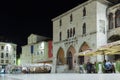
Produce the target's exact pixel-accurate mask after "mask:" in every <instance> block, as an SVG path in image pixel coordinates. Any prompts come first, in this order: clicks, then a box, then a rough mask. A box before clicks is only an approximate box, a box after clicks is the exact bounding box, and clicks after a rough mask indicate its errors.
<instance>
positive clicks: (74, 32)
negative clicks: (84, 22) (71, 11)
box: [73, 28, 75, 36]
mask: <svg viewBox="0 0 120 80" xmlns="http://www.w3.org/2000/svg"><path fill="white" fill-rule="evenodd" d="M74 35H75V28H73V36H74Z"/></svg>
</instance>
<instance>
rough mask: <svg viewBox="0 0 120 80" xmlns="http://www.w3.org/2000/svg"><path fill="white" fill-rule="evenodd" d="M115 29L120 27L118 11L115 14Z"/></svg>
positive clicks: (119, 11) (119, 12) (119, 13)
mask: <svg viewBox="0 0 120 80" xmlns="http://www.w3.org/2000/svg"><path fill="white" fill-rule="evenodd" d="M115 27H116V28H117V27H120V10H117V11H116V13H115Z"/></svg>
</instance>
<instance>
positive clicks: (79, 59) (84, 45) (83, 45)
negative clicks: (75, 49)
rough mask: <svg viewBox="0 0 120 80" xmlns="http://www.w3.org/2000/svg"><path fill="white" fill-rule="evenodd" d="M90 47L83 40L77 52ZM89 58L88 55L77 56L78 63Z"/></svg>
mask: <svg viewBox="0 0 120 80" xmlns="http://www.w3.org/2000/svg"><path fill="white" fill-rule="evenodd" d="M88 49H90V48H89V46H88V44H87V43H86V42H84V43H83V44H82V45H81V47H80V49H79V52H84V51H86V50H88ZM88 60H89V57H88V56H78V63H79V64H83V63H86V62H87V61H88Z"/></svg>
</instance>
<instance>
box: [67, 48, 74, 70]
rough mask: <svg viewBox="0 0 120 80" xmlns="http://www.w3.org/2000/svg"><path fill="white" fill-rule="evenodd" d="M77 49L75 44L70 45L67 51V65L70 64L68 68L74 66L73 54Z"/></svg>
mask: <svg viewBox="0 0 120 80" xmlns="http://www.w3.org/2000/svg"><path fill="white" fill-rule="evenodd" d="M75 52H76V51H75V49H74V47H73V46H70V47H69V49H68V51H67V65H68V69H69V70H72V69H73V66H74V59H73V55H74V54H75Z"/></svg>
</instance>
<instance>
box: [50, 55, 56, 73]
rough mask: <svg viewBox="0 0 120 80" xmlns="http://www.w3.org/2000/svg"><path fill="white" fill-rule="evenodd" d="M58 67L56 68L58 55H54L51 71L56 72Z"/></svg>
mask: <svg viewBox="0 0 120 80" xmlns="http://www.w3.org/2000/svg"><path fill="white" fill-rule="evenodd" d="M56 72H57V69H56V57H53V64H52V70H51V73H56Z"/></svg>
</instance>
